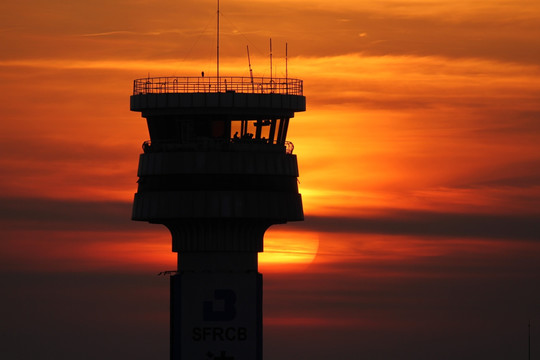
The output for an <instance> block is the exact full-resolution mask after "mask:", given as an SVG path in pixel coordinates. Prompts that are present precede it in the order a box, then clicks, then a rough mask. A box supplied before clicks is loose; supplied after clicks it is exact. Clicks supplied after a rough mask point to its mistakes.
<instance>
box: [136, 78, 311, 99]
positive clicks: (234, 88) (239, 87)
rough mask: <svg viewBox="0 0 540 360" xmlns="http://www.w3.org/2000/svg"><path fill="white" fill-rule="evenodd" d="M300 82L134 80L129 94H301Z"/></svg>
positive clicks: (232, 79)
mask: <svg viewBox="0 0 540 360" xmlns="http://www.w3.org/2000/svg"><path fill="white" fill-rule="evenodd" d="M303 91H304V89H303V81H302V80H299V79H288V78H266V77H254V78H249V77H225V76H221V77H219V78H218V77H212V76H211V77H178V76H171V77H154V78H150V77H149V78H142V79H136V80H135V81H134V82H133V95H139V94H169V93H221V92H236V93H245V94H282V95H303Z"/></svg>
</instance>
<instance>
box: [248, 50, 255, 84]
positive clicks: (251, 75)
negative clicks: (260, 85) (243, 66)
mask: <svg viewBox="0 0 540 360" xmlns="http://www.w3.org/2000/svg"><path fill="white" fill-rule="evenodd" d="M246 48H247V55H248V63H249V77H250V78H251V90H252V91H253V92H255V85H254V84H253V70H252V69H251V58H250V57H249V45H246Z"/></svg>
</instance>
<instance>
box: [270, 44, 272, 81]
mask: <svg viewBox="0 0 540 360" xmlns="http://www.w3.org/2000/svg"><path fill="white" fill-rule="evenodd" d="M270 82H272V38H270Z"/></svg>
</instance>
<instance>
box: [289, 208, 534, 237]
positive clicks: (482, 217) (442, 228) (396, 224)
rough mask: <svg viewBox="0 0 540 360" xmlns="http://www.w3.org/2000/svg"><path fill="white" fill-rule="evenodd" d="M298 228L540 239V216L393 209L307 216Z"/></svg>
mask: <svg viewBox="0 0 540 360" xmlns="http://www.w3.org/2000/svg"><path fill="white" fill-rule="evenodd" d="M292 226H294V227H296V228H298V229H304V230H309V231H321V232H329V233H330V232H338V233H339V232H341V233H351V234H353V233H357V234H388V235H418V236H433V237H466V238H467V237H475V238H493V239H516V240H518V239H522V240H535V241H539V240H540V215H537V214H536V215H527V214H525V215H520V214H504V215H500V214H467V213H438V212H432V211H418V210H390V211H387V212H384V213H383V214H381V215H377V216H370V217H367V216H365V217H362V216H359V217H324V216H309V215H308V216H306V221H305V222H303V223H294V225H292Z"/></svg>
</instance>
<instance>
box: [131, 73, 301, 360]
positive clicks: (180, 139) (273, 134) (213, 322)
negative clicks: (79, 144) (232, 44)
mask: <svg viewBox="0 0 540 360" xmlns="http://www.w3.org/2000/svg"><path fill="white" fill-rule="evenodd" d="M305 109H306V101H305V97H304V96H303V83H302V80H298V79H289V78H285V79H277V78H253V77H249V78H244V77H204V76H203V77H159V78H143V79H137V80H135V81H134V87H133V95H132V96H131V110H132V111H138V112H140V113H141V115H142V117H144V118H145V119H146V122H147V124H148V131H149V133H150V140H147V141H145V142H144V143H143V150H144V153H143V154H141V155H140V159H139V169H138V176H139V181H138V190H137V193H136V194H135V199H134V203H133V220H137V221H148V222H150V223H156V224H163V225H165V226H166V227H167V228H168V229H169V230H170V232H171V235H172V250H173V251H174V252H177V253H178V270H177V272H176V274H174V275H172V276H171V323H170V326H171V330H170V334H171V351H170V353H171V359H172V360H193V359H201V360H202V359H205V360H206V359H208V360H244V359H245V360H254V359H262V275H261V274H260V273H259V272H258V253H259V252H262V251H263V236H264V233H265V231H266V229H268V228H269V227H270V226H271V225H273V224H283V223H286V222H288V221H301V220H303V218H304V215H303V210H302V199H301V195H300V194H299V193H298V180H297V178H298V165H297V161H296V155H294V154H293V153H292V152H293V145H292V143H291V142H289V141H287V140H286V138H287V129H288V127H289V120H290V119H291V118H292V117H294V113H295V112H297V111H305Z"/></svg>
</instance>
